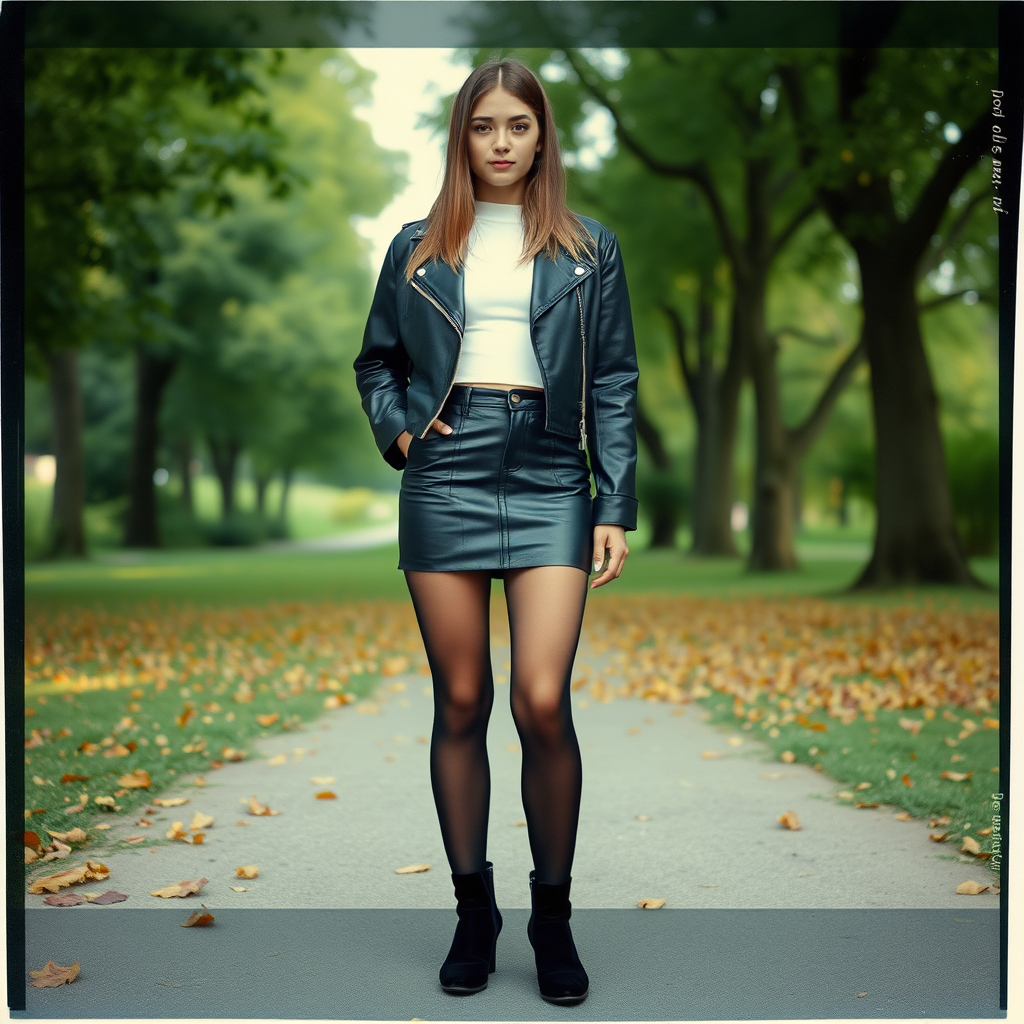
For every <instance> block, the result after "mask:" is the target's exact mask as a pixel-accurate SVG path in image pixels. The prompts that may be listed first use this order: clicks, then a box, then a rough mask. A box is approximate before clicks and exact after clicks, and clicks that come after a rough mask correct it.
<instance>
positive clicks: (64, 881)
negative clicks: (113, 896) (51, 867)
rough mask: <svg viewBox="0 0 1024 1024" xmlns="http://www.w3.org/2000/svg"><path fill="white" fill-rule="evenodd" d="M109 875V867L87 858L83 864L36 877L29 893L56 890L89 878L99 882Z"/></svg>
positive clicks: (29, 888)
mask: <svg viewBox="0 0 1024 1024" xmlns="http://www.w3.org/2000/svg"><path fill="white" fill-rule="evenodd" d="M109 875H110V868H108V867H107V866H106V864H101V863H100V862H99V861H95V860H87V861H86V862H85V863H84V864H77V865H75V866H74V867H71V868H66V869H65V870H64V871H58V872H57V873H56V874H55V875H47V876H46V877H45V878H37V879H36V880H35V881H34V882H33V883H32V884H31V885H30V886H29V887H28V891H29V892H31V893H41V892H57V891H58V890H59V889H63V888H64V886H66V885H78V884H79V883H80V882H86V881H89V880H90V879H91V880H93V881H97V882H101V881H103V880H104V879H106V878H107V877H108V876H109Z"/></svg>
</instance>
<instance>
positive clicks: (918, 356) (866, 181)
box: [776, 12, 996, 587]
mask: <svg viewBox="0 0 1024 1024" xmlns="http://www.w3.org/2000/svg"><path fill="white" fill-rule="evenodd" d="M891 13H892V12H886V15H885V17H880V19H879V25H878V31H879V33H880V34H884V32H885V31H886V30H887V28H888V27H889V25H888V21H887V19H888V18H889V17H890V16H891ZM776 59H777V61H778V67H779V70H778V73H779V75H780V77H781V79H782V81H783V83H784V86H785V92H786V96H787V98H788V103H789V106H790V108H791V110H792V113H793V117H794V120H795V122H796V125H797V128H798V131H799V134H800V140H801V145H800V154H801V164H802V166H803V168H804V171H805V175H806V177H807V179H808V180H809V181H810V182H811V183H812V184H813V185H814V187H815V189H816V192H817V195H818V197H819V200H820V202H821V204H822V206H823V208H824V209H825V211H826V212H827V214H828V216H829V218H830V219H831V221H832V223H833V224H834V225H835V227H836V229H837V230H838V231H840V232H841V233H842V234H843V235H844V237H845V238H846V239H847V240H848V241H849V243H850V245H851V246H852V248H853V250H854V252H855V253H856V256H857V261H858V264H859V269H860V279H861V290H862V296H863V298H862V302H863V310H864V321H863V327H862V332H861V338H862V344H863V345H864V348H865V351H866V354H867V359H868V362H869V364H870V367H871V393H872V403H873V404H872V412H873V425H874V434H875V487H876V504H877V510H878V520H877V529H876V533H875V538H874V546H873V551H872V554H871V559H870V561H869V562H868V564H867V566H866V567H865V569H864V571H863V573H862V574H861V576H860V577H859V579H858V580H857V583H856V584H855V586H858V587H867V586H885V585H895V584H906V583H925V582H928V583H954V584H972V585H977V584H978V581H977V579H976V578H975V576H974V574H973V573H972V572H971V570H970V568H969V566H968V563H967V560H966V557H965V555H964V551H963V547H962V544H961V542H960V538H959V536H958V534H957V529H956V524H955V520H954V515H953V508H952V504H951V501H950V494H949V485H948V481H947V470H946V460H945V454H944V450H943V443H942V434H941V431H940V429H939V418H938V401H937V396H936V392H935V387H934V384H933V380H932V375H931V371H930V369H929V366H928V361H927V358H926V355H925V349H924V344H923V339H922V331H921V305H920V302H921V300H920V299H919V291H920V288H921V283H922V279H923V278H924V277H925V275H926V273H927V271H928V270H930V269H932V268H933V267H934V265H935V263H936V262H937V259H938V258H939V257H941V254H943V253H945V252H947V251H948V250H949V249H950V247H951V246H953V245H954V244H955V243H956V241H957V239H958V237H959V236H960V235H961V233H962V232H963V231H964V229H965V227H966V226H967V225H968V224H969V223H970V222H971V220H973V219H974V218H975V217H979V216H983V214H982V213H981V212H980V211H981V209H982V207H981V206H980V204H981V203H982V202H984V199H985V197H986V195H987V191H988V190H987V187H986V185H985V184H984V182H983V179H982V178H981V176H980V175H979V176H978V180H977V181H976V182H974V187H973V188H972V189H971V190H970V193H971V194H970V198H969V199H968V200H967V201H961V202H959V203H957V204H955V207H954V205H953V204H951V202H950V200H951V197H953V196H954V195H955V194H959V190H960V188H961V183H962V182H964V180H965V176H967V175H969V174H970V173H971V172H972V170H973V169H974V168H975V167H976V165H977V163H978V161H979V160H980V158H981V156H982V154H983V153H985V152H986V151H987V149H988V147H989V145H990V144H991V140H990V138H989V136H990V134H991V129H990V118H989V116H988V115H989V110H988V103H987V97H988V93H987V90H986V86H987V85H988V83H990V82H994V80H995V77H994V76H995V66H996V65H995V60H996V57H995V53H994V52H992V51H988V50H974V49H972V50H967V49H949V50H918V51H906V50H898V49H884V50H883V49H871V48H860V49H850V50H843V51H832V52H828V51H826V52H821V51H814V52H798V51H794V52H785V53H780V54H778V55H777V58H776ZM961 126H963V127H961ZM938 298H939V299H944V296H939V297H938ZM925 301H928V300H925ZM932 301H934V300H932Z"/></svg>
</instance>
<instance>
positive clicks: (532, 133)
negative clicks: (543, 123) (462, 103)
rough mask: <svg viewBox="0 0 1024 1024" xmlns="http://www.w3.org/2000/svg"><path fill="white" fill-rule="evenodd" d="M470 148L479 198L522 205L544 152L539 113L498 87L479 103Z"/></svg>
mask: <svg viewBox="0 0 1024 1024" xmlns="http://www.w3.org/2000/svg"><path fill="white" fill-rule="evenodd" d="M467 144H468V147H469V166H470V170H472V172H473V174H474V182H473V191H474V194H475V196H476V198H477V199H480V200H482V201H483V202H485V203H513V204H521V203H522V201H523V194H524V192H525V191H526V175H527V172H528V171H529V170H530V168H531V167H532V166H533V160H534V157H535V156H536V155H537V154H538V153H539V152H540V148H541V142H540V123H539V118H538V117H537V112H536V111H535V110H531V109H530V108H529V107H528V106H527V105H526V104H525V103H524V102H523V101H522V100H520V99H517V98H516V97H515V96H513V95H512V93H510V92H506V91H505V90H504V89H503V88H502V87H501V86H497V87H495V88H494V89H491V91H490V92H486V93H484V94H483V96H481V97H480V98H479V99H478V100H477V101H476V105H475V106H474V107H473V110H472V113H471V114H470V118H469V137H468V140H467Z"/></svg>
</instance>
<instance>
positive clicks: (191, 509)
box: [174, 434, 196, 516]
mask: <svg viewBox="0 0 1024 1024" xmlns="http://www.w3.org/2000/svg"><path fill="white" fill-rule="evenodd" d="M174 450H175V454H176V456H177V459H178V465H179V467H180V471H181V503H182V504H183V505H184V506H185V508H186V509H187V510H188V513H189V515H193V516H194V515H195V514H196V506H195V498H194V497H193V495H192V438H191V437H189V436H188V434H182V435H181V437H179V438H178V440H177V442H176V443H175V445H174Z"/></svg>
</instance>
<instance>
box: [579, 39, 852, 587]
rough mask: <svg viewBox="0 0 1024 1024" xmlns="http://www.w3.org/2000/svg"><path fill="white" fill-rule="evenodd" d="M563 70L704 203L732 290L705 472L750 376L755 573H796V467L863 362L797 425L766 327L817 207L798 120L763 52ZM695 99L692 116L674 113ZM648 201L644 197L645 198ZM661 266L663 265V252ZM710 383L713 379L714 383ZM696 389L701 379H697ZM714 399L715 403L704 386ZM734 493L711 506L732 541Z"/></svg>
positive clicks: (833, 378)
mask: <svg viewBox="0 0 1024 1024" xmlns="http://www.w3.org/2000/svg"><path fill="white" fill-rule="evenodd" d="M564 61H565V63H566V64H567V65H568V66H569V67H570V68H571V69H572V73H573V77H574V78H575V80H576V81H578V82H579V83H580V85H581V86H582V88H583V89H584V91H585V92H586V93H587V94H589V96H590V98H591V99H592V100H593V101H594V102H596V103H598V104H600V106H601V107H603V108H604V109H605V110H606V111H608V113H609V114H610V115H611V117H612V119H613V122H614V126H615V135H616V139H617V140H618V144H619V146H620V148H621V149H622V150H624V151H626V152H628V153H629V154H631V155H632V157H633V158H635V160H636V161H637V162H638V163H639V165H640V168H642V170H643V171H644V172H646V173H647V174H651V175H655V176H659V177H664V178H668V179H672V180H676V181H680V182H688V183H689V184H690V185H692V186H693V187H694V188H695V189H696V190H697V192H698V193H699V194H700V196H701V197H702V198H703V200H704V202H705V203H706V206H707V210H708V213H709V215H710V218H711V220H712V223H713V224H714V226H715V230H716V232H717V235H718V243H719V246H720V247H721V251H722V253H723V254H724V257H725V259H726V261H727V263H728V266H729V269H730V274H731V279H732V281H731V283H732V290H733V301H732V309H731V323H730V347H729V356H728V358H727V361H726V368H725V372H724V373H723V375H722V377H721V378H720V379H719V382H718V383H719V391H720V397H719V401H718V402H717V403H716V406H717V408H716V412H717V420H713V418H712V417H710V416H707V415H705V419H706V420H712V422H711V423H709V424H708V427H709V428H710V429H711V431H712V433H711V434H710V435H708V436H709V437H714V438H715V441H716V442H718V443H717V444H715V445H714V446H712V445H711V444H710V443H709V447H716V448H717V449H718V450H717V451H716V452H714V454H713V455H711V456H710V458H708V459H707V461H706V464H707V465H719V466H722V465H723V464H724V467H725V468H724V469H723V474H724V473H727V472H728V466H729V463H730V460H729V452H728V451H727V450H724V449H726V446H727V445H728V444H729V443H730V439H731V438H732V437H733V436H734V435H735V426H734V424H735V409H736V407H737V401H738V394H739V387H740V385H741V383H742V380H743V375H744V373H743V371H744V367H746V368H747V369H748V371H749V373H750V375H751V377H752V380H753V383H754V393H755V398H756V420H757V435H756V451H757V456H756V468H755V482H754V508H753V529H752V547H751V551H750V556H749V559H748V565H749V567H750V568H751V569H756V570H762V571H763V570H778V569H790V568H794V567H795V566H796V556H795V553H794V549H793V518H794V517H793V489H794V481H795V474H796V467H797V465H798V464H799V461H800V460H801V459H802V458H803V456H804V455H805V454H806V452H807V450H808V448H809V446H810V444H811V443H812V442H813V440H814V439H815V438H816V437H817V436H818V434H819V433H820V431H821V429H822V427H823V425H824V423H825V421H826V419H827V417H828V415H829V413H830V411H831V409H832V407H833V405H834V404H835V400H836V398H837V396H838V395H839V394H840V393H841V391H842V389H843V387H844V386H845V385H846V383H847V382H848V381H849V379H850V377H851V375H852V373H853V371H854V370H855V369H856V367H857V365H858V364H859V362H860V360H861V359H862V356H863V349H862V348H861V347H860V346H859V345H855V346H852V347H851V348H850V350H849V351H848V352H847V353H846V354H845V356H844V357H843V358H842V360H841V361H840V362H839V363H838V365H835V366H834V367H832V369H831V373H830V375H829V377H828V379H827V381H826V383H825V385H824V387H823V388H822V389H821V392H820V394H819V396H818V399H817V401H816V402H814V404H813V405H812V408H811V410H810V411H809V413H808V414H807V415H806V417H805V418H804V419H803V421H802V422H800V423H799V424H798V425H796V426H787V424H786V422H785V419H784V416H783V398H782V393H781V388H780V382H779V377H778V368H777V355H778V343H777V339H776V338H775V336H774V335H773V332H772V331H771V330H770V328H769V325H768V294H769V287H770V281H771V274H772V268H773V266H774V264H775V261H776V260H777V259H778V257H779V255H780V254H781V253H782V252H783V250H784V249H785V248H786V246H787V245H789V244H790V243H791V241H792V240H793V238H794V237H795V236H796V234H797V233H798V232H799V231H800V230H801V229H802V228H803V227H804V226H805V224H806V223H807V222H808V221H809V219H810V218H811V217H812V215H813V214H814V213H815V210H816V207H817V201H816V197H815V195H814V193H813V190H812V189H811V188H809V187H808V185H807V183H806V181H805V180H804V178H803V176H802V175H801V174H800V173H799V170H798V163H797V160H798V154H797V148H796V143H795V137H794V132H793V125H792V123H791V121H790V120H789V119H788V118H787V117H786V116H785V114H784V112H782V111H779V109H778V85H779V84H780V83H779V81H778V79H777V78H773V77H772V64H771V61H770V59H768V58H766V56H765V55H764V54H763V53H759V52H756V51H754V52H751V53H748V52H747V51H741V52H739V53H737V51H726V50H708V49H696V50H669V49H657V50H630V51H629V52H628V62H619V63H625V68H624V69H622V68H620V67H616V68H615V71H614V77H612V76H609V75H608V74H607V73H606V72H605V71H604V70H603V69H602V68H601V67H599V66H595V62H591V61H588V60H587V59H586V55H585V54H584V53H582V52H580V51H573V50H566V51H565V54H564ZM665 96H685V97H686V116H685V117H680V116H679V109H680V108H679V107H677V106H676V105H673V104H665V103H664V102H663V99H664V97H665ZM635 191H639V190H635ZM659 255H663V254H661V253H659ZM705 379H706V378H705ZM694 381H695V382H696V377H695V378H694ZM703 393H704V394H707V385H706V384H705V391H704V392H703ZM727 487H728V483H727V482H726V480H721V481H720V482H719V484H718V487H717V488H716V492H717V493H716V495H715V498H714V500H713V508H714V516H715V525H714V526H712V527H711V530H710V531H709V532H711V533H712V534H713V533H714V531H715V530H717V531H718V535H719V536H721V533H722V532H724V526H723V522H722V521H723V519H724V517H725V515H727V504H726V502H725V501H723V500H722V496H723V493H724V492H725V491H726V488H727Z"/></svg>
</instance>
